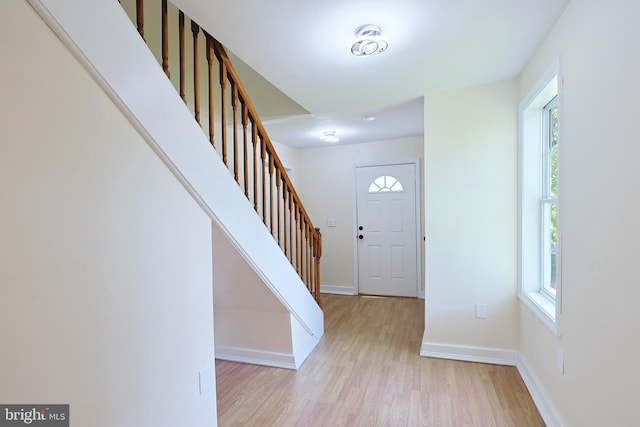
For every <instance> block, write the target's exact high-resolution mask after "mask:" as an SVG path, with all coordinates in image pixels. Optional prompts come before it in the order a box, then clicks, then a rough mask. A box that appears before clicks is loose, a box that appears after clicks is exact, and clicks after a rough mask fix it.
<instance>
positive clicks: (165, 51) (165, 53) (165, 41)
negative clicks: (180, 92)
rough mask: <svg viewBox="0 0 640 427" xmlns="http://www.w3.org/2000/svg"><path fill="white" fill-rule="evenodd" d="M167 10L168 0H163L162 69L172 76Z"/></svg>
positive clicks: (168, 75)
mask: <svg viewBox="0 0 640 427" xmlns="http://www.w3.org/2000/svg"><path fill="white" fill-rule="evenodd" d="M167 15H168V12H167V0H162V70H163V71H164V73H165V74H166V75H167V77H169V78H171V73H170V72H169V20H168V16H167Z"/></svg>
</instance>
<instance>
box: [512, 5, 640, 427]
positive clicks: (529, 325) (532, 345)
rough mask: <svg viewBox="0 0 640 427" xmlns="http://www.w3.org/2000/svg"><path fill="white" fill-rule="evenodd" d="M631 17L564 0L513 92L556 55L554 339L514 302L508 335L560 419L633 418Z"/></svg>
mask: <svg viewBox="0 0 640 427" xmlns="http://www.w3.org/2000/svg"><path fill="white" fill-rule="evenodd" d="M638 16H640V4H639V3H638V2H636V1H633V0H612V1H610V2H607V4H606V5H604V4H602V3H600V2H595V1H589V0H573V1H572V2H571V3H570V4H569V6H568V7H567V9H566V10H565V12H564V14H563V16H562V17H561V19H560V20H559V21H558V23H557V24H556V26H555V28H554V29H553V31H552V32H551V34H550V35H549V36H548V38H547V39H546V40H545V41H544V43H543V44H542V45H541V47H540V48H539V49H538V51H537V52H536V54H534V56H533V57H532V59H531V60H530V62H529V64H528V65H527V67H526V68H525V70H524V72H523V73H522V78H521V86H520V89H521V90H520V96H521V97H524V96H525V95H526V93H527V92H528V91H529V90H530V89H531V87H532V86H533V85H534V84H535V81H536V80H537V79H538V77H539V76H540V75H541V74H542V73H543V72H544V70H545V69H546V67H548V66H549V64H550V63H551V62H552V61H553V60H554V58H555V57H557V56H559V55H560V56H561V58H562V66H563V73H564V106H563V111H562V112H561V114H562V117H561V120H562V122H561V131H560V132H561V136H560V138H561V141H560V144H561V145H560V147H561V148H560V150H561V151H560V156H561V160H560V162H561V163H560V183H559V185H560V197H561V199H560V222H561V227H562V245H563V246H562V257H563V258H562V297H563V307H562V314H561V316H560V322H561V323H560V329H561V338H559V339H558V338H556V337H555V336H553V335H552V334H551V332H550V331H549V330H548V329H547V328H546V327H545V326H543V325H542V323H541V322H540V321H539V320H538V318H537V317H535V316H534V315H533V314H532V313H531V312H530V310H529V309H528V308H527V307H526V306H524V305H522V307H521V317H520V324H521V327H520V334H521V352H522V354H523V356H524V358H525V359H526V360H527V362H528V363H529V365H530V367H531V370H532V371H533V374H534V375H535V376H536V377H537V378H538V380H539V383H540V384H541V386H542V387H543V389H544V390H545V391H546V393H547V394H548V395H549V396H550V398H551V400H552V401H553V403H554V404H555V406H556V408H557V410H558V412H559V413H560V416H561V417H562V418H563V420H564V422H565V423H566V425H568V426H581V427H582V426H603V425H611V426H613V425H615V426H631V425H637V424H638V417H637V402H638V396H640V369H639V368H638V363H637V355H638V352H639V351H640V338H639V337H640V335H639V333H638V331H640V320H639V316H638V310H637V301H638V300H640V290H639V287H638V283H639V282H638V277H640V263H639V262H638V260H637V256H638V254H640V243H639V242H640V223H639V222H638V218H640V186H639V185H638V182H640V169H639V168H638V159H640V148H639V146H638V126H637V122H638V117H639V116H640V107H639V103H638V100H639V99H640V84H639V80H638V70H639V69H640V30H639V27H638ZM558 349H561V350H562V351H563V352H564V365H565V373H564V375H562V374H561V373H560V371H559V370H558V369H557V368H556V352H557V350H558Z"/></svg>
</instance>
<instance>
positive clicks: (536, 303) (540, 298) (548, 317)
mask: <svg viewBox="0 0 640 427" xmlns="http://www.w3.org/2000/svg"><path fill="white" fill-rule="evenodd" d="M519 296H520V300H522V302H524V303H525V305H526V306H527V307H529V308H530V309H531V311H533V313H534V314H535V315H536V316H538V318H539V319H540V320H541V321H542V323H544V324H545V326H547V328H549V330H550V331H551V332H553V334H554V335H555V336H556V337H560V330H559V328H558V322H557V319H556V303H555V301H553V300H551V299H550V298H549V297H547V296H546V295H544V294H543V293H542V292H540V291H529V292H526V291H525V292H520V293H519Z"/></svg>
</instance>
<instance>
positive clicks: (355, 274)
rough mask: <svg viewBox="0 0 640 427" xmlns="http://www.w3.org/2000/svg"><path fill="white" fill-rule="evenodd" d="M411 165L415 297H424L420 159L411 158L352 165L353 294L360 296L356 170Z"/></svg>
mask: <svg viewBox="0 0 640 427" xmlns="http://www.w3.org/2000/svg"><path fill="white" fill-rule="evenodd" d="M407 164H411V165H413V166H414V168H415V177H416V183H415V194H414V198H415V209H416V212H415V219H416V269H417V271H416V296H417V298H421V295H424V292H423V291H422V243H421V236H422V218H421V217H420V212H421V205H420V203H421V200H420V197H419V195H420V194H422V193H421V191H422V186H421V182H420V159H418V158H412V159H407V160H394V161H383V162H365V163H355V164H354V165H353V191H352V206H353V209H352V214H353V230H352V234H351V235H352V238H353V294H354V295H359V294H360V280H359V277H358V239H356V236H357V235H358V210H357V207H358V200H357V197H358V188H357V187H358V185H357V170H358V168H364V167H371V166H396V165H407Z"/></svg>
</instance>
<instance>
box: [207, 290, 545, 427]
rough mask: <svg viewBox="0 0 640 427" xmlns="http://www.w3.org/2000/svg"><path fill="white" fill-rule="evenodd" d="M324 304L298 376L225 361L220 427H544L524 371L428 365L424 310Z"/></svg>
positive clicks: (414, 302)
mask: <svg viewBox="0 0 640 427" xmlns="http://www.w3.org/2000/svg"><path fill="white" fill-rule="evenodd" d="M323 304H324V307H323V308H324V313H325V335H324V337H323V338H322V340H321V341H320V343H319V344H318V347H317V348H316V349H315V350H314V351H313V353H312V354H311V355H310V356H309V358H308V359H307V360H306V361H305V363H304V364H303V365H302V367H301V368H300V369H299V370H298V371H292V370H288V369H279V368H269V367H263V366H257V365H248V364H241V363H235V362H226V361H219V360H217V361H216V376H217V395H218V425H219V426H221V427H226V426H261V427H267V426H278V427H281V426H305V427H311V426H322V427H333V426H445V427H458V426H482V427H485V426H509V427H523V426H544V422H543V421H542V418H541V417H540V415H539V413H538V411H537V409H536V408H535V406H534V404H533V401H532V400H531V397H530V395H529V393H528V392H527V390H526V388H525V385H524V383H523V381H522V379H521V378H520V376H519V374H518V371H517V370H516V368H515V367H511V366H498V365H489V364H481V363H471V362H458V361H451V360H444V359H433V358H427V357H421V356H420V355H419V352H420V344H421V340H422V334H423V331H424V300H419V299H415V298H377V297H365V296H341V295H323Z"/></svg>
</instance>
